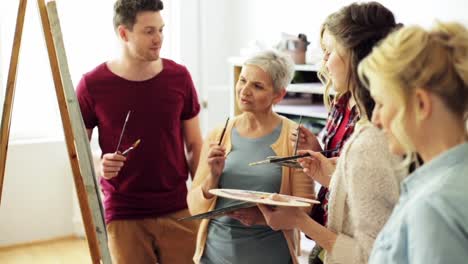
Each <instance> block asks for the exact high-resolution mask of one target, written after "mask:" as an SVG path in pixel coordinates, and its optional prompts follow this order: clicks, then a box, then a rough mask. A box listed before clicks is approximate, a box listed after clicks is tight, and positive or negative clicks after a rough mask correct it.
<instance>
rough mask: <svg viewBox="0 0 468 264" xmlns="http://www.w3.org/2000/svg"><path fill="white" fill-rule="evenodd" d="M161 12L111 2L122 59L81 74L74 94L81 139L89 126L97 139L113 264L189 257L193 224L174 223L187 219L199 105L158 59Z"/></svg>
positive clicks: (154, 6) (180, 77)
mask: <svg viewBox="0 0 468 264" xmlns="http://www.w3.org/2000/svg"><path fill="white" fill-rule="evenodd" d="M162 9H163V4H162V2H161V1H159V0H118V1H117V2H116V3H115V6H114V27H115V31H116V33H117V35H118V37H119V38H120V40H121V43H122V54H121V56H120V57H119V58H118V59H115V60H111V61H108V62H105V63H103V64H101V65H99V66H97V67H96V68H95V69H93V70H92V71H90V72H88V73H86V74H85V75H84V76H83V78H82V79H81V81H80V83H79V85H78V87H77V96H78V100H79V103H80V108H81V112H82V115H83V120H84V123H85V126H86V128H87V131H88V136H89V138H91V134H92V131H93V129H94V127H97V128H98V132H99V145H100V147H101V150H102V154H103V155H102V161H101V165H102V170H101V176H102V177H101V179H100V183H101V186H102V190H103V193H104V196H105V198H104V205H105V219H106V223H107V231H108V237H109V249H110V252H111V256H112V261H113V263H156V262H159V263H163V264H164V263H171V264H172V263H176V264H177V263H182V264H185V263H191V261H192V260H191V259H192V256H193V254H194V251H195V236H196V233H197V230H196V229H197V225H196V224H195V223H194V222H191V221H187V222H177V219H178V218H181V217H185V216H188V215H189V213H188V211H187V203H186V196H187V187H186V181H187V178H188V174H189V172H190V173H191V175H195V170H196V168H197V165H198V159H199V155H200V149H201V145H202V138H201V132H200V128H199V117H198V113H199V111H200V104H199V102H198V98H197V94H196V91H195V88H194V85H193V82H192V79H191V77H190V74H189V72H188V71H187V69H186V68H185V67H184V66H182V65H179V64H177V63H175V62H174V61H171V60H168V59H163V58H161V57H160V56H159V53H160V49H161V45H162V41H163V27H164V21H163V19H162V17H161V14H160V11H161V10H162ZM129 111H131V114H130V116H129V118H128V122H127V123H126V126H125V131H124V132H123V136H122V139H121V143H120V147H119V148H118V149H116V148H117V145H118V142H119V139H120V135H121V132H122V129H123V125H124V122H125V119H126V116H127V113H128V112H129ZM138 139H139V140H140V142H141V143H140V144H139V146H138V147H137V148H135V149H134V150H132V151H131V152H129V153H128V155H126V156H124V155H122V152H123V151H124V150H125V149H128V148H129V147H130V146H131V145H132V144H133V143H134V142H135V141H137V140H138ZM185 152H186V153H185Z"/></svg>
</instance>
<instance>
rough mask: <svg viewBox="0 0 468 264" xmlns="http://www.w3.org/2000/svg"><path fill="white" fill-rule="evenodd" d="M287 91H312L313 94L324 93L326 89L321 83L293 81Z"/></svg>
mask: <svg viewBox="0 0 468 264" xmlns="http://www.w3.org/2000/svg"><path fill="white" fill-rule="evenodd" d="M286 91H288V92H292V93H311V94H323V92H324V91H325V90H324V89H323V85H322V84H321V83H292V84H290V85H289V86H288V87H287V88H286Z"/></svg>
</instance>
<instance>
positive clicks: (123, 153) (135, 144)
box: [122, 139, 141, 156]
mask: <svg viewBox="0 0 468 264" xmlns="http://www.w3.org/2000/svg"><path fill="white" fill-rule="evenodd" d="M140 142H141V140H139V139H138V140H137V141H135V143H133V145H132V146H131V147H129V148H128V149H126V150H125V151H124V152H122V155H123V156H127V154H128V153H129V152H130V151H131V150H133V149H135V148H136V147H138V145H139V144H140Z"/></svg>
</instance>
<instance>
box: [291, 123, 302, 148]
mask: <svg viewBox="0 0 468 264" xmlns="http://www.w3.org/2000/svg"><path fill="white" fill-rule="evenodd" d="M301 123H302V116H301V117H300V118H299V125H298V126H297V132H296V145H295V146H294V153H293V155H296V154H297V146H298V145H299V136H300V135H299V134H300V131H301Z"/></svg>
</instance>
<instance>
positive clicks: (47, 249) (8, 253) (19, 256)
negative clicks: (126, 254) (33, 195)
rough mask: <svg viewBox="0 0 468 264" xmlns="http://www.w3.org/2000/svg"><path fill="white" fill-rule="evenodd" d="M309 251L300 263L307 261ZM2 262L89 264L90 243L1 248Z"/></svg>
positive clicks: (71, 241)
mask: <svg viewBox="0 0 468 264" xmlns="http://www.w3.org/2000/svg"><path fill="white" fill-rule="evenodd" d="M307 255H308V254H307V253H306V254H303V255H302V256H301V257H300V258H299V263H301V264H306V263H307ZM0 263H1V264H31V263H34V264H88V263H91V258H90V256H89V250H88V244H87V243H86V240H84V239H80V238H74V237H70V238H63V239H57V240H52V241H46V242H40V243H34V244H30V245H22V246H12V247H6V248H0Z"/></svg>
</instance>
